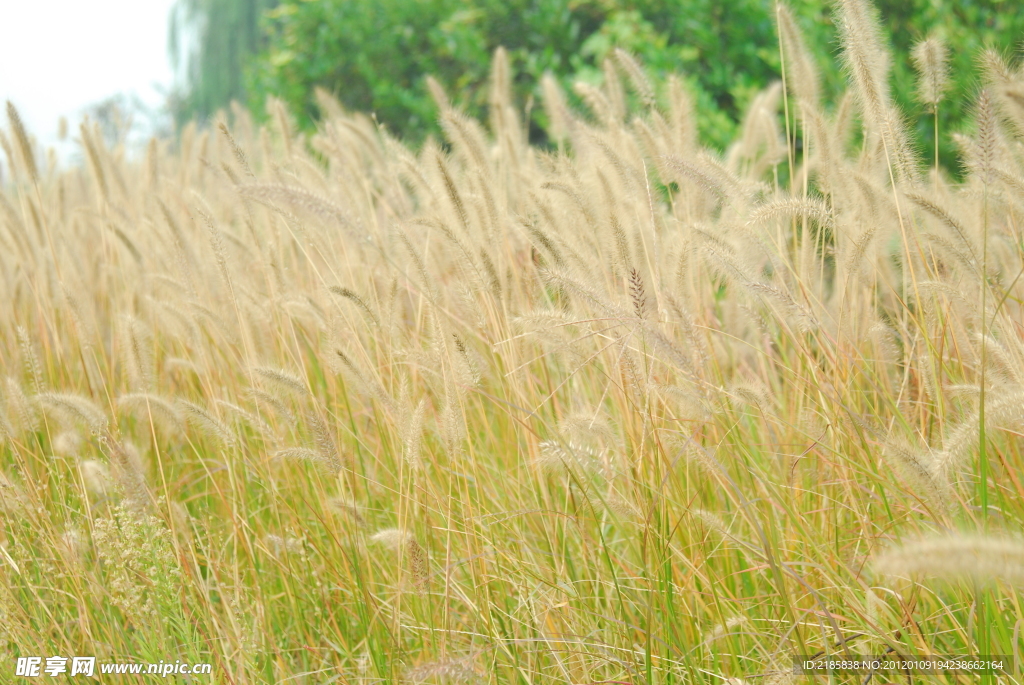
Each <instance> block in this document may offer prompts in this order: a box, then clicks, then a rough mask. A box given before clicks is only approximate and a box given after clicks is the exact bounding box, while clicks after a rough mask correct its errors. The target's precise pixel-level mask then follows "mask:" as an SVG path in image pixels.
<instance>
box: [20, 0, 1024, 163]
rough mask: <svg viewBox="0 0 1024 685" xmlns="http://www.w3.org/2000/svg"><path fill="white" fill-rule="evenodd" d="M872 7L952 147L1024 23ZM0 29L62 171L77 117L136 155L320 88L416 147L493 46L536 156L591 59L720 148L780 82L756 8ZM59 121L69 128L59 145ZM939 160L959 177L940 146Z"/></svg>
mask: <svg viewBox="0 0 1024 685" xmlns="http://www.w3.org/2000/svg"><path fill="white" fill-rule="evenodd" d="M790 5H791V7H792V8H793V11H794V13H795V14H796V18H797V21H798V23H799V24H800V28H801V29H802V30H803V31H804V33H805V35H806V36H807V39H808V42H809V48H810V49H811V51H812V52H813V53H814V54H815V55H817V56H818V58H819V67H820V68H821V69H822V71H823V73H824V77H825V83H824V88H825V89H826V91H828V92H826V93H825V94H824V95H826V99H827V100H830V101H833V102H836V101H837V100H836V99H835V97H834V96H835V95H836V91H837V90H839V89H840V85H841V84H842V83H843V82H844V81H843V79H842V76H841V74H840V73H839V71H838V67H837V66H835V65H836V64H837V60H836V59H834V58H835V56H836V53H837V51H838V44H837V43H836V35H835V28H834V26H833V24H832V17H831V7H830V3H828V2H820V1H817V0H795V1H794V2H792V3H790ZM877 5H878V8H879V12H880V15H881V18H882V21H883V26H884V27H885V30H886V32H887V33H888V35H887V36H885V38H886V39H887V40H889V41H890V42H891V43H892V45H893V47H894V52H893V54H894V56H895V57H894V63H893V65H892V67H893V72H892V73H893V86H894V93H895V96H896V101H897V103H898V104H899V105H900V107H901V108H902V110H903V112H904V114H905V115H906V116H907V117H908V119H909V120H910V122H911V123H912V124H913V125H914V126H915V127H916V128H917V129H918V135H919V136H920V140H921V142H922V150H923V152H924V154H925V155H926V156H931V155H933V154H934V152H933V145H932V143H933V140H932V135H933V133H932V129H933V125H932V124H933V122H932V117H931V113H930V112H929V111H927V108H926V107H925V106H923V105H921V104H919V103H918V102H917V101H916V100H915V98H914V70H913V65H912V64H911V60H910V57H909V55H910V49H911V47H912V46H913V45H914V44H915V43H916V42H917V41H919V40H920V39H922V38H924V37H926V36H928V35H938V36H939V37H941V38H942V39H944V40H945V41H946V42H947V44H948V45H949V47H950V53H951V57H952V63H951V66H952V73H953V77H954V83H953V88H952V92H950V93H949V97H948V99H947V103H948V104H947V105H945V106H944V107H943V108H942V109H941V111H940V113H939V118H940V122H939V124H940V127H941V129H942V130H954V131H955V130H958V129H959V128H961V127H963V126H965V124H964V123H963V122H965V121H967V120H968V119H969V117H968V116H967V114H968V113H967V112H966V111H965V109H966V108H967V107H969V103H970V102H971V101H972V97H971V94H972V90H973V89H974V88H975V87H976V77H975V75H974V74H975V73H976V70H975V68H974V67H975V61H976V60H977V58H978V55H979V54H980V51H981V49H982V48H984V47H995V48H996V49H998V50H999V51H1000V52H1002V53H1003V54H1004V55H1006V56H1007V57H1010V56H1011V55H1012V53H1014V52H1016V51H1017V47H1018V45H1019V43H1020V41H1021V39H1022V38H1024V13H1020V12H1018V11H1016V4H1015V3H1013V2H1008V1H1006V0H980V1H975V0H970V1H964V0H956V1H955V2H954V1H949V0H911V1H909V2H907V1H904V0H883V1H882V2H879V3H877ZM4 13H5V21H4V22H3V24H2V25H0V64H3V65H4V67H3V68H2V69H0V98H3V99H6V100H11V101H12V102H13V103H14V104H15V106H16V107H18V109H19V111H20V112H21V114H22V117H23V118H24V119H25V120H26V123H27V125H28V127H29V129H30V130H31V132H32V133H33V134H34V135H35V136H36V137H37V139H38V140H39V142H40V143H41V144H42V145H43V147H44V148H48V147H54V148H55V149H56V150H57V152H58V156H59V157H60V158H61V159H62V160H69V159H70V160H74V159H76V154H77V152H76V150H77V147H76V145H75V144H74V141H73V137H74V136H73V132H74V131H75V130H76V126H74V125H73V124H76V123H77V121H78V120H79V119H80V118H81V117H82V116H84V115H89V116H90V117H91V118H92V119H93V120H98V121H99V122H100V123H101V125H102V126H103V128H104V131H105V132H106V135H107V136H108V137H109V138H111V141H110V142H113V143H118V142H126V143H129V144H135V145H140V144H142V143H144V142H145V140H146V139H148V137H149V136H151V135H159V136H168V137H169V136H172V135H173V133H174V131H175V129H176V128H180V127H181V126H182V125H183V124H184V123H186V122H187V121H189V120H192V119H197V120H199V121H200V122H209V121H210V120H211V119H212V117H214V115H215V113H216V112H217V111H218V110H221V109H226V108H228V107H229V105H230V103H231V102H232V101H235V102H237V103H239V105H241V106H244V107H247V108H249V109H251V110H252V111H253V112H254V113H255V114H256V115H257V116H261V115H262V112H263V106H264V103H265V101H266V98H267V97H268V96H271V95H273V96H276V97H280V98H282V99H283V100H284V101H285V102H286V103H287V104H288V106H289V107H290V108H291V109H292V111H293V114H295V115H297V118H298V121H299V122H300V124H301V125H302V126H304V127H307V128H311V127H313V126H314V125H315V121H316V119H317V118H318V117H319V116H320V112H319V111H318V109H317V99H316V97H315V91H316V89H317V88H323V89H325V90H326V91H328V92H330V93H331V94H333V95H334V96H335V97H336V98H337V99H338V100H340V101H341V102H342V104H343V105H345V106H346V107H348V108H351V109H353V110H359V111H365V112H372V113H373V114H374V116H375V117H376V119H377V121H378V122H379V123H381V124H383V125H385V126H387V127H388V129H389V130H390V131H391V132H393V133H396V134H398V135H400V136H402V137H403V138H405V139H406V140H408V141H411V142H413V143H419V142H422V141H423V140H424V139H425V138H426V136H428V135H431V134H432V133H436V132H437V130H438V126H437V115H438V108H437V106H436V102H435V98H433V97H432V95H431V92H430V87H429V84H428V76H433V77H434V78H435V79H436V81H437V83H438V84H439V85H440V86H441V87H442V88H443V89H444V90H445V91H446V93H448V95H449V96H450V97H451V98H452V100H453V102H454V104H456V105H457V106H459V107H461V108H463V109H464V110H466V111H467V113H469V114H471V115H473V116H477V117H481V116H484V117H485V116H486V111H487V105H488V103H487V88H486V82H487V76H488V73H489V68H490V57H491V55H492V54H493V52H494V50H495V49H496V48H497V47H498V46H504V47H505V48H506V49H507V50H508V51H509V56H510V60H511V66H512V71H513V74H514V75H515V76H514V79H515V82H514V91H515V95H516V96H517V97H518V100H519V105H520V106H521V107H522V108H523V110H524V112H528V113H529V120H530V124H531V128H530V131H531V140H532V142H534V143H537V144H544V143H545V142H546V133H545V127H546V124H547V122H546V121H545V119H544V117H545V114H544V111H543V108H542V107H539V106H535V103H537V102H539V100H540V82H541V78H542V77H543V75H544V74H545V73H551V74H553V75H554V76H555V77H557V79H558V80H559V81H560V82H561V84H562V85H563V87H565V88H566V90H567V91H568V92H569V93H570V94H571V93H573V90H572V86H573V84H574V83H576V82H577V81H584V82H590V83H594V84H599V83H600V82H602V81H603V79H604V78H605V71H604V70H603V69H602V64H603V63H604V60H605V58H606V57H607V56H609V55H610V54H611V52H612V50H614V49H615V48H616V47H621V48H623V49H625V50H627V51H629V52H631V53H633V54H634V55H635V56H636V57H637V58H638V59H639V60H640V61H641V62H642V63H643V65H644V66H645V67H646V69H647V70H648V71H649V73H650V74H651V75H652V76H653V77H654V78H655V82H656V83H657V82H659V78H658V77H663V76H665V75H667V74H669V73H679V74H681V75H682V76H683V77H684V78H685V80H686V83H687V85H688V87H689V88H690V89H691V91H692V93H693V94H694V95H695V97H696V99H697V103H698V107H697V109H698V112H697V113H698V116H699V120H700V133H701V136H702V138H703V142H704V143H706V144H710V145H712V146H714V147H717V148H720V149H722V148H724V147H725V146H726V145H727V144H728V143H729V141H730V140H731V139H732V138H733V137H734V135H735V132H736V130H737V127H738V123H739V121H738V120H739V118H740V113H741V112H743V111H745V108H746V107H747V105H748V104H749V103H750V102H751V100H752V98H753V97H755V95H756V94H757V93H758V92H759V91H760V90H761V89H762V88H764V87H765V86H766V85H767V84H768V83H770V82H771V81H772V80H775V79H778V78H780V73H781V70H780V64H779V49H778V47H779V46H778V38H777V32H776V30H775V20H776V17H775V7H774V4H773V3H772V2H771V0H636V1H632V2H630V1H627V0H459V1H453V0H380V1H379V2H372V3H371V2H360V1H355V0H281V1H279V0H146V2H132V1H129V0H102V1H97V2H93V3H80V2H72V1H51V2H35V3H26V2H10V3H6V7H5V10H4ZM576 104H578V103H576ZM61 117H64V118H65V119H66V120H67V121H68V122H69V123H70V124H72V126H70V129H69V130H70V131H71V132H72V133H71V135H69V136H66V137H65V136H62V135H61V128H60V119H61ZM939 154H940V155H941V157H942V163H943V166H945V167H946V168H947V169H948V170H949V171H951V172H952V173H953V175H958V174H959V153H958V151H957V150H956V149H955V148H954V147H953V143H952V142H945V143H943V144H942V145H941V146H940V152H939ZM925 161H926V162H929V163H930V162H931V161H932V160H930V159H926V160H925Z"/></svg>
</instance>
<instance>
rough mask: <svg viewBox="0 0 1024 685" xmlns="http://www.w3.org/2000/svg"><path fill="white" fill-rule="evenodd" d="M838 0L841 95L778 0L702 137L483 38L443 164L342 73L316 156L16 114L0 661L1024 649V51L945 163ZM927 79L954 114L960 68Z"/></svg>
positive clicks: (668, 103) (654, 110) (697, 677)
mask: <svg viewBox="0 0 1024 685" xmlns="http://www.w3.org/2000/svg"><path fill="white" fill-rule="evenodd" d="M838 11H839V19H840V24H841V27H842V35H843V41H844V44H843V55H842V57H843V59H844V60H845V61H846V63H847V67H848V73H849V76H850V84H849V90H848V92H847V94H846V95H845V96H844V97H842V98H841V99H839V100H838V101H837V102H831V103H826V102H822V101H821V99H820V96H819V93H818V87H817V85H816V84H817V80H816V79H817V77H816V74H815V71H814V66H813V63H812V61H811V60H810V59H809V58H808V57H806V56H805V51H804V50H803V49H802V47H801V40H800V37H799V35H798V33H797V32H796V31H795V29H794V28H793V26H794V25H793V23H792V22H791V21H790V20H789V19H788V15H787V14H786V13H785V12H784V11H783V12H782V14H781V16H780V22H779V25H780V34H781V40H780V49H781V50H782V54H783V62H784V64H785V71H784V76H785V82H784V83H780V84H777V85H774V86H772V87H770V88H769V89H767V90H766V91H765V92H764V93H762V94H761V95H760V96H759V97H757V99H756V100H755V101H754V102H753V105H752V106H751V108H750V110H749V113H748V114H747V117H746V120H745V122H744V125H743V130H742V136H741V137H740V139H738V140H737V141H736V143H735V144H734V146H733V147H731V148H730V149H729V150H727V151H725V152H724V153H722V154H719V153H716V152H714V151H710V150H705V149H702V148H701V147H700V146H699V144H698V142H697V136H696V133H695V118H694V112H693V104H692V102H691V100H690V98H689V96H688V94H687V90H686V88H685V87H684V86H683V85H682V81H681V80H670V81H669V82H668V83H667V84H657V85H656V84H652V83H650V82H648V80H647V79H646V77H645V76H644V73H643V70H642V68H641V67H640V66H639V65H638V64H637V63H636V62H634V61H633V60H632V59H631V58H630V57H629V56H628V55H625V54H622V53H620V54H619V55H618V57H617V60H616V61H614V62H609V63H608V64H607V65H606V68H605V82H604V85H603V86H602V87H600V88H597V87H594V86H585V85H581V86H580V87H579V91H578V92H579V95H580V96H581V98H582V100H583V101H584V102H585V103H586V104H587V107H588V110H589V111H587V112H577V111H571V110H570V109H569V108H568V107H567V105H566V104H565V102H566V98H565V96H564V95H563V94H562V93H560V92H559V91H558V89H557V87H556V86H555V85H554V82H553V81H551V82H547V83H546V84H545V88H544V101H543V103H542V105H543V107H544V108H545V109H546V112H547V115H548V118H549V120H550V121H551V128H550V134H551V136H552V139H553V140H555V141H557V143H558V147H557V150H554V149H539V148H536V147H531V146H530V145H529V144H528V143H527V141H526V134H525V131H524V128H523V125H522V123H521V110H520V109H519V108H520V107H521V106H522V104H523V103H512V102H510V101H509V97H508V91H509V88H508V84H509V79H510V74H509V71H508V66H507V59H506V57H505V55H504V53H503V52H502V51H499V52H498V53H497V54H496V55H495V59H494V67H493V83H492V95H491V104H490V112H491V114H490V121H487V122H478V121H474V120H471V119H468V118H466V117H465V116H464V115H462V114H460V112H459V111H457V110H456V109H454V108H452V107H451V106H450V105H448V104H447V102H448V101H447V96H446V95H445V94H444V93H442V92H440V90H439V88H437V87H436V86H435V87H434V92H435V97H436V99H437V100H438V102H439V108H440V116H441V119H442V123H443V128H444V131H445V140H444V141H443V142H442V141H429V142H428V143H427V144H425V145H424V146H423V147H422V148H421V149H420V150H418V151H415V150H411V149H409V148H407V147H405V146H404V145H403V144H402V143H401V142H399V141H398V140H396V139H394V138H392V137H391V136H389V135H388V134H387V132H386V131H383V130H381V129H379V128H378V127H377V126H375V125H374V124H373V122H372V120H371V119H369V118H368V117H367V116H364V115H362V114H353V113H347V112H344V111H342V109H341V108H340V107H339V106H338V105H337V104H336V103H334V102H332V101H331V99H330V98H329V97H328V96H326V95H323V96H322V97H321V108H322V109H323V111H324V112H326V115H325V117H324V119H323V121H322V122H321V123H320V125H319V127H318V130H317V133H316V134H315V135H312V136H307V135H304V134H301V133H299V128H298V127H297V126H296V125H295V123H294V122H293V121H291V120H290V119H289V117H288V115H287V114H286V112H285V111H284V108H283V106H282V105H280V104H279V103H276V102H271V103H270V105H269V107H268V114H269V118H268V123H267V125H266V126H257V124H256V123H254V121H253V120H252V119H251V118H250V117H249V116H248V115H247V114H246V113H245V112H244V111H242V110H240V109H237V110H235V111H234V112H233V115H232V116H231V117H230V120H231V122H232V123H231V126H230V127H228V126H227V125H226V122H227V121H228V117H223V118H222V119H221V122H220V123H218V124H217V125H214V126H212V127H211V128H209V129H208V130H207V129H197V128H196V127H194V126H192V127H189V128H187V129H185V130H184V131H183V132H182V133H181V135H180V137H179V138H177V139H175V140H174V141H160V142H158V141H154V142H152V143H151V144H150V146H149V148H148V151H147V152H146V154H145V156H144V158H143V159H133V158H131V157H130V156H129V155H128V154H127V153H126V152H125V150H123V149H122V148H117V149H108V148H107V147H105V146H104V144H103V142H102V140H101V136H100V135H99V133H98V129H97V128H95V127H94V126H92V125H90V124H88V123H86V124H83V125H82V127H81V129H80V131H79V136H80V140H81V145H82V150H83V158H84V160H85V164H84V166H83V167H82V168H68V169H56V168H54V165H52V164H47V163H45V157H44V156H43V155H42V154H41V153H40V151H39V150H37V149H35V148H34V146H33V143H32V141H31V139H30V137H29V133H28V132H26V131H25V130H24V129H23V127H22V125H21V122H20V120H19V119H18V116H17V112H16V111H15V110H14V109H13V107H8V124H9V126H8V128H7V129H6V130H5V131H4V134H3V137H2V139H0V142H2V143H3V148H4V152H5V153H6V159H7V160H8V162H9V163H8V165H7V166H6V167H5V172H9V173H6V174H5V176H4V186H3V188H2V192H0V301H2V302H3V308H2V310H0V376H2V378H0V436H2V442H0V672H2V673H3V674H4V675H3V682H15V681H16V680H18V679H15V678H14V676H13V673H14V664H15V661H16V657H19V656H26V655H29V656H31V655H36V656H43V657H47V656H52V655H64V656H71V655H85V656H97V657H98V658H100V659H101V660H109V661H132V660H134V661H150V662H156V661H159V660H164V661H174V660H182V661H188V662H208V663H211V664H213V675H212V676H202V677H199V676H197V677H194V678H193V679H192V680H191V681H187V680H184V679H181V680H180V682H214V683H236V684H247V683H364V682H365V683H369V682H412V683H451V682H455V683H521V684H523V685H541V684H542V683H574V684H577V685H582V684H585V683H630V684H640V683H646V684H650V685H653V684H655V683H723V682H726V681H728V682H730V683H733V684H735V683H740V682H744V683H751V684H761V683H766V684H772V685H778V684H779V683H784V682H790V681H794V680H796V679H797V676H795V675H794V674H793V671H792V659H793V656H794V655H796V654H815V653H819V652H827V653H829V654H842V653H843V650H844V648H845V649H848V650H849V651H848V653H850V654H883V653H888V654H889V655H890V656H892V655H903V656H913V657H922V656H927V655H954V654H1004V655H1013V656H1018V655H1019V652H1020V646H1021V635H1020V633H1021V627H1022V625H1024V608H1022V602H1021V600H1022V593H1021V590H1020V588H1021V586H1022V585H1024V542H1021V540H1020V538H1019V537H1017V535H1018V534H1019V532H1020V528H1021V524H1022V522H1024V497H1022V496H1024V488H1022V484H1021V481H1022V479H1024V473H1022V470H1024V458H1022V443H1021V440H1020V438H1021V437H1022V435H1024V319H1022V314H1024V306H1022V305H1024V300H1022V297H1024V281H1022V280H1021V275H1022V273H1024V242H1022V237H1024V236H1022V223H1021V220H1022V218H1024V148H1022V145H1021V143H1022V141H1024V107H1022V105H1021V102H1024V73H1022V71H1021V70H1019V69H1018V68H1017V67H1015V66H1013V65H1012V64H1011V65H1008V64H1007V63H1005V62H1004V61H1003V59H1002V58H1000V57H999V56H998V55H995V54H986V55H984V56H983V59H982V64H981V67H980V72H979V82H980V84H981V86H980V88H979V95H978V98H977V106H976V116H975V126H974V128H973V129H972V130H971V131H967V132H946V131H940V132H939V133H940V135H943V136H946V135H956V136H958V138H957V140H958V143H959V145H960V148H961V150H962V154H963V159H964V160H965V165H966V166H965V169H966V171H965V175H964V178H963V180H962V181H956V182H954V181H953V180H951V178H950V176H949V174H948V173H947V172H946V171H944V170H942V169H935V168H926V167H925V166H924V165H923V164H922V163H921V162H920V161H918V158H917V155H916V152H915V145H916V143H915V142H914V137H913V135H912V134H911V133H910V132H909V128H908V127H907V126H906V125H905V124H904V123H903V120H902V118H901V116H900V114H899V113H898V112H897V111H896V110H895V108H894V107H893V105H892V104H891V99H890V94H889V92H888V90H887V88H886V86H885V83H886V79H887V76H886V75H887V64H886V59H887V55H886V50H885V46H883V45H882V44H881V43H880V41H879V38H878V35H879V34H878V31H877V29H876V27H875V25H874V23H873V21H874V20H873V19H872V16H871V12H870V11H869V7H868V6H867V5H866V4H864V0H843V2H841V3H840V5H839V10H838ZM903 57H905V56H903ZM915 57H916V58H917V61H918V63H919V65H920V66H921V68H922V70H923V77H922V91H921V97H922V99H923V100H924V102H925V103H926V104H930V105H932V106H937V107H940V108H941V107H942V99H941V97H942V81H943V72H942V69H943V66H942V59H943V58H942V51H941V49H940V47H939V46H938V45H937V44H936V43H934V42H932V43H927V44H924V47H922V48H920V49H919V50H918V51H917V52H916V53H915ZM538 106H540V105H538ZM844 677H845V678H848V679H850V680H849V681H850V682H853V681H854V680H856V682H864V678H865V677H867V676H865V675H861V676H844ZM872 678H873V682H875V683H881V682H890V681H894V682H921V681H922V679H929V682H931V681H936V680H937V681H939V682H964V683H967V682H972V683H973V682H977V680H978V677H977V676H974V675H953V674H948V675H944V676H935V677H929V676H904V675H902V674H898V673H895V674H893V673H889V674H876V675H874V676H872ZM44 679H45V678H44ZM729 679H732V680H729ZM71 680H72V681H74V679H71ZM817 680H818V681H820V682H826V681H827V678H821V677H818V678H817ZM838 681H842V682H845V680H843V679H842V678H839V680H838ZM1000 681H1001V682H1019V680H1018V676H1003V677H1000ZM26 682H27V681H26ZM105 682H106V681H105ZM109 682H119V683H122V682H124V683H127V682H153V676H148V677H147V676H138V677H135V676H118V677H116V678H115V677H110V680H109Z"/></svg>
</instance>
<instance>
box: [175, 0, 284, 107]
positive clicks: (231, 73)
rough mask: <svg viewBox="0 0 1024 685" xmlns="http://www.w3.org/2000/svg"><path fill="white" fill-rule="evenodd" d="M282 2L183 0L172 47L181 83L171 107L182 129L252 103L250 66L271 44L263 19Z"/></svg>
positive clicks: (176, 13)
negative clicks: (234, 103) (226, 109)
mask: <svg viewBox="0 0 1024 685" xmlns="http://www.w3.org/2000/svg"><path fill="white" fill-rule="evenodd" d="M277 2H278V0H178V2H177V3H176V4H175V6H174V8H173V10H172V11H171V16H170V29H169V35H168V41H167V42H168V49H169V52H170V57H171V64H172V66H173V68H174V70H175V71H176V72H177V78H178V84H177V86H176V87H175V89H174V91H173V92H172V93H171V96H170V98H169V104H170V108H171V112H172V114H173V115H174V119H175V121H176V122H177V123H178V124H179V125H180V124H181V123H184V122H186V121H189V120H191V119H199V120H204V119H207V118H209V117H210V115H212V114H213V113H214V112H215V111H217V110H218V109H221V108H222V107H225V106H227V105H228V104H229V103H230V102H231V101H232V100H238V101H241V102H245V101H246V99H247V97H246V92H245V76H244V75H245V70H246V65H247V64H248V63H249V62H250V61H251V60H252V59H253V58H254V56H255V55H256V54H258V53H259V52H260V51H261V50H263V48H264V47H265V43H266V36H265V34H264V33H263V32H262V30H261V24H260V18H261V17H262V15H263V14H264V13H265V12H266V11H268V10H270V9H272V8H273V7H275V6H276V5H277Z"/></svg>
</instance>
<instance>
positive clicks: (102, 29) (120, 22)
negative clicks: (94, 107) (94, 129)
mask: <svg viewBox="0 0 1024 685" xmlns="http://www.w3.org/2000/svg"><path fill="white" fill-rule="evenodd" d="M173 5H174V0H0V106H3V107H6V100H10V101H11V102H13V103H14V106H15V107H17V108H18V112H19V113H20V114H21V118H22V120H23V121H24V122H25V126H26V128H27V129H28V131H29V133H30V134H31V135H32V136H34V137H35V138H36V139H37V140H38V142H39V143H40V144H41V146H42V149H45V148H46V147H49V146H51V145H56V143H57V125H58V121H59V119H60V117H61V116H66V117H67V118H68V124H69V137H73V136H74V134H75V132H76V130H77V127H78V123H79V121H80V118H81V110H82V109H83V108H84V107H86V106H88V105H91V104H94V103H96V102H98V101H100V100H103V99H105V98H107V97H110V96H112V95H116V94H118V93H125V94H132V93H134V94H136V95H137V96H138V97H139V98H140V99H141V100H142V102H144V103H145V104H146V105H148V106H158V105H160V104H161V103H162V101H163V98H162V96H161V94H160V89H161V88H163V89H166V88H168V87H169V86H170V85H171V82H172V72H171V66H170V60H169V59H168V57H167V28H168V24H169V16H170V11H171V7H172V6H173ZM154 86H156V87H154ZM0 111H3V110H0ZM0 126H2V127H3V128H7V116H6V113H5V112H4V113H3V114H0ZM59 149H60V153H61V157H62V158H63V159H66V158H67V156H68V153H71V152H73V148H71V149H68V147H67V146H60V148H59ZM0 157H2V154H0Z"/></svg>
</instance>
